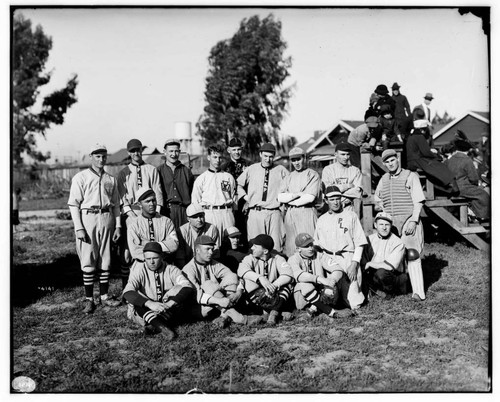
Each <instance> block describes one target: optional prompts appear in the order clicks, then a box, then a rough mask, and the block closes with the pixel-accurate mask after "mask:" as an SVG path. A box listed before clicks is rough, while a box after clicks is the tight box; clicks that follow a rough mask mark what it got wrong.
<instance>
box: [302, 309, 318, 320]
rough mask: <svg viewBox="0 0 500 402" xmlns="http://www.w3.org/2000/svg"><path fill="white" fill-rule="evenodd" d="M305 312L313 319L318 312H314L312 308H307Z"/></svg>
mask: <svg viewBox="0 0 500 402" xmlns="http://www.w3.org/2000/svg"><path fill="white" fill-rule="evenodd" d="M305 310H306V314H307V316H308V317H309V318H314V317H315V316H316V315H317V314H318V310H315V309H313V308H312V307H307V308H306V309H305Z"/></svg>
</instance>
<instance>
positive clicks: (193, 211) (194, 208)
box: [186, 204, 204, 218]
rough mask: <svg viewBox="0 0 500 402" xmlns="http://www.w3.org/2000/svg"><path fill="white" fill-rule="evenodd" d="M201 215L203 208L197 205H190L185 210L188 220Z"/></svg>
mask: <svg viewBox="0 0 500 402" xmlns="http://www.w3.org/2000/svg"><path fill="white" fill-rule="evenodd" d="M202 213H204V211H203V208H202V207H201V205H198V204H190V205H189V206H188V207H187V208H186V215H187V216H188V218H191V217H192V216H195V215H198V214H202Z"/></svg>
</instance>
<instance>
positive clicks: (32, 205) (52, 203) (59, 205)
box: [19, 197, 68, 211]
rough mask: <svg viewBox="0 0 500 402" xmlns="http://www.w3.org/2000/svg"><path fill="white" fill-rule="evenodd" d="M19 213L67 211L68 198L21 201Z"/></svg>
mask: <svg viewBox="0 0 500 402" xmlns="http://www.w3.org/2000/svg"><path fill="white" fill-rule="evenodd" d="M19 208H20V210H21V211H39V210H47V209H67V208H68V198H67V197H64V198H47V199H38V200H32V199H23V200H21V202H20V204H19Z"/></svg>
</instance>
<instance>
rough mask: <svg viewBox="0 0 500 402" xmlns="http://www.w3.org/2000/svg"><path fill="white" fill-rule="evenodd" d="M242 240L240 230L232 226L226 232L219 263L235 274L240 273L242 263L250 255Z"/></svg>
mask: <svg viewBox="0 0 500 402" xmlns="http://www.w3.org/2000/svg"><path fill="white" fill-rule="evenodd" d="M240 240H241V232H240V230H239V229H238V228H237V227H236V226H231V227H230V228H227V229H226V230H225V232H224V238H223V239H222V246H221V249H220V259H219V261H220V262H222V263H223V264H224V265H225V266H226V267H228V268H229V269H230V270H231V271H233V272H235V273H236V272H237V271H238V266H239V265H240V262H241V261H243V258H245V257H246V255H247V254H248V249H246V248H245V247H244V246H242V244H241V241H240Z"/></svg>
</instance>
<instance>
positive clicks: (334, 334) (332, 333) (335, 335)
mask: <svg viewBox="0 0 500 402" xmlns="http://www.w3.org/2000/svg"><path fill="white" fill-rule="evenodd" d="M341 334H342V333H341V332H340V331H339V330H338V329H333V328H332V329H330V330H329V331H328V336H331V337H332V338H338V337H339V336H340V335H341Z"/></svg>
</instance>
